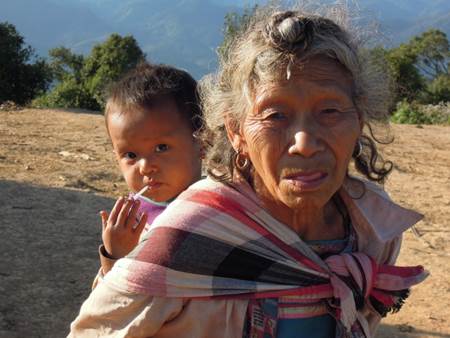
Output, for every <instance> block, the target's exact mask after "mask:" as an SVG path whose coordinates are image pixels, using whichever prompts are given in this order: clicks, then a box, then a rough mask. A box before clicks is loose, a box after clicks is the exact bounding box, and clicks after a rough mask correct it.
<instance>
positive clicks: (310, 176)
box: [284, 171, 328, 190]
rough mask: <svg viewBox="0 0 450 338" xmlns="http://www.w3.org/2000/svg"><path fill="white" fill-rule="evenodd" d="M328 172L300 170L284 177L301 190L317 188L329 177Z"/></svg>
mask: <svg viewBox="0 0 450 338" xmlns="http://www.w3.org/2000/svg"><path fill="white" fill-rule="evenodd" d="M327 176H328V174H327V173H326V172H323V171H312V172H298V173H294V174H289V175H287V176H285V177H284V180H286V181H287V182H288V183H289V184H290V185H292V186H294V187H295V188H298V189H301V190H315V189H316V188H318V187H319V186H320V185H321V184H322V183H323V182H324V181H325V180H326V178H327Z"/></svg>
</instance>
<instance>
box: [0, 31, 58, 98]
mask: <svg viewBox="0 0 450 338" xmlns="http://www.w3.org/2000/svg"><path fill="white" fill-rule="evenodd" d="M50 82H51V71H50V69H49V67H48V65H47V64H46V62H45V61H44V60H43V59H41V58H38V57H37V56H36V55H35V52H34V50H33V48H32V47H31V46H28V45H26V44H25V41H24V38H23V37H22V36H21V35H20V34H19V32H17V30H16V28H15V27H14V25H12V24H10V23H7V22H3V23H0V102H3V101H7V100H10V101H14V102H16V103H18V104H25V103H27V102H29V101H30V100H31V99H32V98H34V97H35V96H36V95H38V94H41V93H43V92H45V91H46V90H47V88H48V86H49V84H50Z"/></svg>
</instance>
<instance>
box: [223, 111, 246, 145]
mask: <svg viewBox="0 0 450 338" xmlns="http://www.w3.org/2000/svg"><path fill="white" fill-rule="evenodd" d="M225 129H226V130H227V136H228V140H230V143H231V145H232V146H233V149H234V151H235V152H240V151H242V150H243V149H245V139H244V137H243V136H242V131H241V128H240V127H239V126H238V123H237V122H236V121H234V120H232V119H231V118H230V116H229V115H228V114H227V115H226V117H225Z"/></svg>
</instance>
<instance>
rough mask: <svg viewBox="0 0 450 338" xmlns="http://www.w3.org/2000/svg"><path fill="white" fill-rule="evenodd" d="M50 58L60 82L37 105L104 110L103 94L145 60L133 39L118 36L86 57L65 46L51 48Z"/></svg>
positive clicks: (112, 37)
mask: <svg viewBox="0 0 450 338" xmlns="http://www.w3.org/2000/svg"><path fill="white" fill-rule="evenodd" d="M49 56H50V68H51V69H52V71H53V74H54V78H55V79H56V80H57V81H58V82H57V83H56V85H55V86H54V88H53V89H52V91H50V92H49V93H47V94H45V95H43V96H41V97H39V98H38V99H36V100H35V101H34V105H35V106H40V107H60V108H68V107H72V108H85V109H92V110H100V109H102V108H103V107H104V104H105V97H104V91H105V89H106V88H107V86H108V85H109V84H110V83H111V82H112V81H115V80H117V79H118V78H119V77H120V76H121V75H122V74H123V73H124V72H126V71H128V70H130V69H131V68H133V67H134V66H136V64H137V63H138V62H140V61H142V60H143V59H144V58H145V55H144V53H143V52H142V50H141V49H140V47H139V45H138V43H137V42H136V40H135V39H134V38H133V37H132V36H125V37H122V36H120V35H118V34H112V35H110V36H109V38H108V39H107V40H106V41H105V42H103V43H99V44H97V45H95V46H94V47H93V48H92V51H91V53H90V54H89V55H88V56H86V57H84V56H83V55H78V54H75V53H73V52H72V51H71V50H70V49H68V48H65V47H58V48H55V49H52V50H51V51H50V52H49Z"/></svg>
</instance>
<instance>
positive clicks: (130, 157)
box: [123, 151, 137, 160]
mask: <svg viewBox="0 0 450 338" xmlns="http://www.w3.org/2000/svg"><path fill="white" fill-rule="evenodd" d="M123 157H125V158H126V159H127V160H134V159H135V158H136V157H137V156H136V154H135V153H133V152H131V151H129V152H127V153H125V154H124V155H123Z"/></svg>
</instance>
